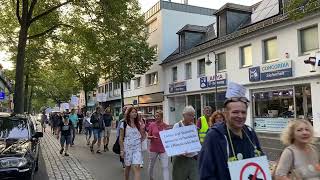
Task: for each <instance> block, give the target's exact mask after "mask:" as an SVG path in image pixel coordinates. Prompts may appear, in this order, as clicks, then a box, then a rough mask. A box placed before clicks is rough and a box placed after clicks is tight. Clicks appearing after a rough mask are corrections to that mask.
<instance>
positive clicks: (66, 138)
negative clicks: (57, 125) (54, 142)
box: [60, 135, 71, 145]
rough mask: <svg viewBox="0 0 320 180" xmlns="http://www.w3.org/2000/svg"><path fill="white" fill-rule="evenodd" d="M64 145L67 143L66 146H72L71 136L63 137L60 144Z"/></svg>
mask: <svg viewBox="0 0 320 180" xmlns="http://www.w3.org/2000/svg"><path fill="white" fill-rule="evenodd" d="M64 143H66V145H70V144H71V135H69V136H63V135H61V137H60V144H61V145H63V144H64Z"/></svg>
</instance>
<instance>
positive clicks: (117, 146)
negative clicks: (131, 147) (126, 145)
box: [112, 136, 120, 154]
mask: <svg viewBox="0 0 320 180" xmlns="http://www.w3.org/2000/svg"><path fill="white" fill-rule="evenodd" d="M112 151H113V152H114V153H116V154H120V143H119V136H118V137H117V140H116V142H115V143H114V144H113V147H112Z"/></svg>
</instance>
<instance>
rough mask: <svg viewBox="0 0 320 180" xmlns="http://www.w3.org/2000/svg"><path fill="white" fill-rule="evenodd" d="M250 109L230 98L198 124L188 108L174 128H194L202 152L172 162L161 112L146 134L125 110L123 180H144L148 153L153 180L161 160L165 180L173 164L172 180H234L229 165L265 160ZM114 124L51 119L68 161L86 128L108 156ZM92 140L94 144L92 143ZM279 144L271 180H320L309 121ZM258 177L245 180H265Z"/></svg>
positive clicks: (120, 146) (89, 117) (120, 131)
mask: <svg viewBox="0 0 320 180" xmlns="http://www.w3.org/2000/svg"><path fill="white" fill-rule="evenodd" d="M248 103H249V100H248V99H247V98H246V97H245V96H239V97H229V98H227V99H226V101H225V102H224V112H221V111H215V112H213V113H212V109H211V107H210V106H207V107H204V111H203V115H202V116H201V117H200V118H199V119H195V110H194V108H193V107H192V106H187V107H185V108H184V110H183V113H182V117H183V118H182V120H181V121H179V122H178V123H176V124H174V126H173V128H180V127H183V126H191V125H195V126H196V127H197V129H198V134H199V141H200V143H201V145H202V149H201V151H200V152H191V153H189V152H186V153H184V154H181V155H178V156H174V157H172V158H169V157H168V155H167V154H166V151H165V148H164V147H163V144H162V142H161V139H160V135H159V132H160V131H163V130H167V129H169V125H168V124H166V123H165V121H164V120H163V113H162V111H157V112H156V113H155V122H153V123H151V124H150V125H149V127H148V130H146V124H145V122H144V121H143V120H142V118H141V117H140V116H139V114H138V111H137V109H136V108H135V107H133V106H126V107H124V108H123V112H122V113H121V114H120V118H119V119H120V121H119V123H118V126H117V140H116V142H115V143H114V145H113V151H114V152H115V153H117V154H119V157H120V161H121V163H122V166H123V168H124V179H125V180H128V179H129V176H130V171H131V170H132V171H133V175H134V180H140V179H141V176H140V171H141V167H143V164H144V162H143V153H145V152H146V151H148V154H149V162H148V174H149V178H150V180H155V177H154V173H153V172H154V166H155V163H156V161H157V159H160V162H161V168H162V176H163V179H164V180H169V179H170V176H169V173H170V172H169V162H170V161H171V162H172V165H173V169H172V172H171V174H172V179H173V180H199V179H200V180H231V176H230V174H231V172H230V169H229V167H228V163H230V162H236V161H240V160H243V159H249V158H255V157H261V156H264V152H263V150H262V149H261V146H260V143H259V139H258V137H257V135H256V133H255V131H254V130H253V129H252V128H251V127H249V126H247V125H245V121H246V117H247V108H248ZM43 117H44V116H43ZM44 118H45V117H44ZM112 120H113V116H112V114H111V111H110V108H107V109H106V110H105V112H103V113H102V112H101V108H100V107H97V108H96V109H95V112H94V113H93V114H90V113H87V114H85V116H83V115H82V114H81V113H80V114H76V113H75V110H72V111H71V113H70V114H68V113H65V114H62V115H59V114H58V113H53V114H52V115H51V116H50V119H49V121H50V124H51V127H52V128H53V129H52V132H53V133H55V134H56V135H57V138H60V142H61V150H60V154H63V152H64V155H65V156H68V146H69V145H71V146H72V145H73V144H74V137H75V134H76V133H75V132H76V131H77V130H78V131H79V132H81V131H82V126H84V128H85V134H86V140H87V143H88V145H89V146H90V150H91V152H96V153H101V149H100V147H101V142H102V138H103V144H102V145H103V150H104V151H108V150H109V149H108V144H109V137H110V131H111V122H112ZM44 121H45V120H43V122H44ZM92 134H93V140H92V141H90V140H91V135H92ZM148 140H149V141H150V144H149V146H148V145H147V141H148ZM281 140H282V142H283V143H284V144H285V145H286V146H287V147H286V148H285V149H284V150H283V152H282V154H281V157H280V158H279V160H278V161H277V163H276V164H275V167H274V170H272V171H271V173H270V174H269V177H270V176H271V177H272V178H273V179H277V180H289V179H303V180H320V165H319V156H318V150H317V149H316V147H315V146H314V145H313V140H314V134H313V128H312V126H311V124H310V123H309V121H307V120H303V119H296V120H292V121H290V122H289V123H288V126H287V128H286V129H285V130H284V131H283V132H282V134H281ZM95 145H96V147H95ZM95 149H96V150H95ZM257 174H258V173H254V174H253V175H250V176H249V177H248V178H246V179H254V180H259V179H261V178H258V176H257ZM239 179H240V178H239Z"/></svg>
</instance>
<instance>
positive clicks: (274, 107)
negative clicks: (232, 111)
mask: <svg viewBox="0 0 320 180" xmlns="http://www.w3.org/2000/svg"><path fill="white" fill-rule="evenodd" d="M252 103H253V112H254V126H255V128H256V130H258V131H274V132H281V131H282V130H283V128H285V127H286V125H287V124H288V121H290V120H292V119H295V118H303V119H307V120H309V121H310V122H311V123H312V105H311V91H310V85H299V86H294V87H288V88H281V89H280V88H279V89H278V90H270V91H263V92H255V93H253V95H252Z"/></svg>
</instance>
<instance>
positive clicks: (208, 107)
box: [203, 106, 212, 111]
mask: <svg viewBox="0 0 320 180" xmlns="http://www.w3.org/2000/svg"><path fill="white" fill-rule="evenodd" d="M206 109H209V110H210V111H212V107H211V106H205V107H204V108H203V110H206Z"/></svg>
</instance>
